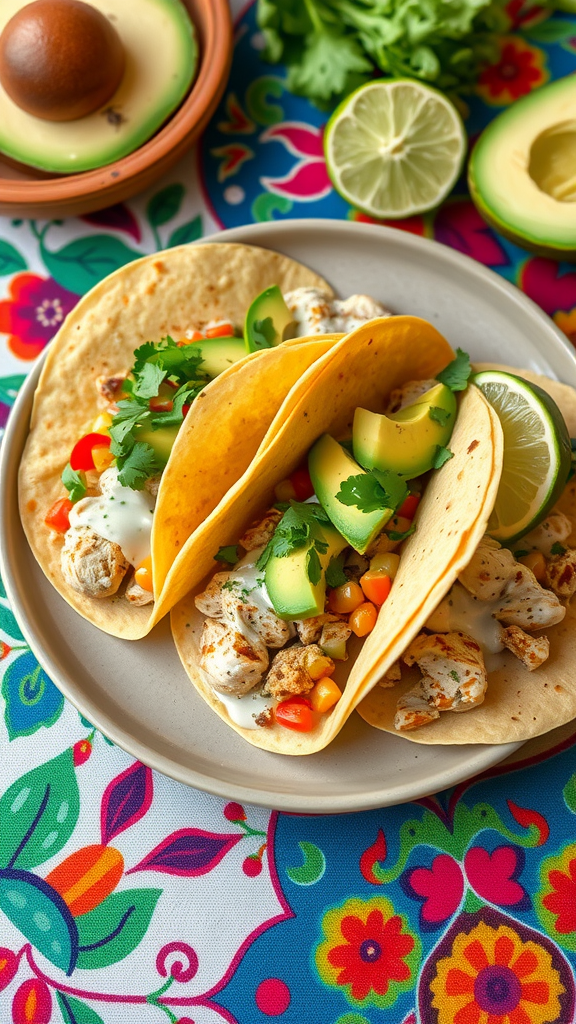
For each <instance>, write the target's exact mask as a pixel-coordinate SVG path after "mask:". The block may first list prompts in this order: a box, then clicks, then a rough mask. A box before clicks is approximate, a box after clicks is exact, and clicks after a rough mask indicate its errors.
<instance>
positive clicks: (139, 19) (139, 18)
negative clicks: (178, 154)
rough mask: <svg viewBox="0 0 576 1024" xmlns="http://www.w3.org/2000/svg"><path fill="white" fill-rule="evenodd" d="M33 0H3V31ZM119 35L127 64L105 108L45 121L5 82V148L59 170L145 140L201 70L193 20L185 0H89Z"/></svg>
mask: <svg viewBox="0 0 576 1024" xmlns="http://www.w3.org/2000/svg"><path fill="white" fill-rule="evenodd" d="M29 2H30V0H2V2H1V3H0V33H1V32H2V30H3V29H4V27H5V25H6V24H7V23H8V21H10V19H11V18H12V17H13V15H15V14H16V13H17V12H18V11H19V10H21V8H22V7H25V6H26V5H27V4H28V3H29ZM87 2H88V3H90V5H91V6H92V7H95V8H97V9H98V10H99V11H100V12H101V13H102V14H104V15H105V16H106V17H108V18H112V22H113V25H114V27H115V29H116V31H117V32H118V35H119V36H120V39H121V40H122V43H123V45H124V50H125V54H126V70H125V72H124V76H123V78H122V81H121V83H120V85H119V87H118V89H117V91H116V93H115V94H114V96H113V97H112V99H111V100H109V101H108V103H106V104H105V105H104V107H103V108H102V109H101V110H97V111H96V112H95V113H93V114H89V115H88V116H87V117H82V118H79V119H78V120H76V121H61V122H57V121H45V120H43V119H41V118H38V117H34V116H33V115H32V114H28V113H26V111H24V110H21V108H20V107H18V106H17V105H16V104H15V103H14V102H13V101H12V100H11V99H10V97H9V96H8V94H7V93H6V92H5V91H4V89H2V88H1V87H0V152H2V153H4V154H6V156H8V157H10V158H11V159H13V160H16V161H18V162H19V163H22V164H27V165H28V166H29V167H37V168H39V169H40V170H44V171H50V172H52V173H56V174H74V173H77V172H80V171H88V170H92V169H93V168H95V167H102V166H104V165H105V164H109V163H112V162H113V161H114V160H119V159H120V158H121V157H123V156H126V155H127V154H128V153H132V152H133V151H134V150H135V149H137V148H138V147H139V146H141V145H142V144H143V143H144V142H146V141H147V139H149V138H150V137H151V136H152V135H154V133H155V132H156V131H158V129H159V128H160V127H161V126H162V124H163V123H164V121H166V119H167V118H168V117H169V116H170V114H171V113H172V112H173V111H174V110H175V109H176V108H177V107H178V106H179V104H180V103H181V102H182V100H183V99H184V97H185V95H186V93H187V92H188V90H189V88H190V85H191V84H192V80H193V78H194V75H195V72H196V66H197V62H198V44H197V41H196V35H195V31H194V26H193V24H192V22H191V20H190V18H189V16H188V13H187V11H186V9H185V7H184V6H183V4H182V3H181V2H180V0H121V2H120V3H114V4H110V2H109V0H87Z"/></svg>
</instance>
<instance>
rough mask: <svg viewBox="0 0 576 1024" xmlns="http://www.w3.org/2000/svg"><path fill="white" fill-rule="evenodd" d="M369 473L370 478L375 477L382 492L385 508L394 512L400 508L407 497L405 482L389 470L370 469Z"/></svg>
mask: <svg viewBox="0 0 576 1024" xmlns="http://www.w3.org/2000/svg"><path fill="white" fill-rule="evenodd" d="M370 472H371V473H372V476H375V477H376V479H377V481H378V483H379V484H380V486H381V488H382V490H383V491H384V500H385V502H386V508H391V509H394V511H396V509H397V508H400V505H401V504H402V503H403V502H404V501H406V498H407V497H408V487H407V484H406V481H405V480H403V479H402V477H401V476H398V473H394V472H393V470H391V469H384V470H381V469H372V470H371V471H370Z"/></svg>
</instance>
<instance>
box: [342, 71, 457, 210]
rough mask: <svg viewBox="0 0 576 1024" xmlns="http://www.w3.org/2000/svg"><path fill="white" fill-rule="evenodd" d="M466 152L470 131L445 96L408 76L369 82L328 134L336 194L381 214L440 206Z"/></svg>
mask: <svg viewBox="0 0 576 1024" xmlns="http://www.w3.org/2000/svg"><path fill="white" fill-rule="evenodd" d="M465 152H466V132H465V131H464V125H463V124H462V120H461V118H460V115H459V113H458V111H457V110H456V108H455V106H454V105H453V104H452V103H451V102H450V100H447V99H446V97H445V96H443V95H442V93H440V92H437V91H436V89H431V88H430V87H429V86H427V85H422V83H420V82H415V81H413V80H412V79H409V78H394V79H383V80H382V81H377V82H369V83H368V84H367V85H362V86H360V88H359V89H356V91H355V92H353V93H351V95H350V96H348V97H347V98H346V99H345V100H344V101H343V102H342V103H341V104H340V106H339V107H338V108H337V109H336V110H335V111H334V113H333V114H332V117H331V118H330V120H329V122H328V125H327V127H326V131H325V134H324V153H325V156H326V166H327V169H328V174H329V175H330V178H331V179H332V183H333V185H334V188H335V189H336V191H337V192H339V193H340V195H341V196H343V198H344V199H347V200H348V202H349V203H351V204H352V205H353V206H356V207H358V209H360V210H363V211H364V212H365V213H368V214H369V215H370V216H371V217H377V218H379V219H382V218H386V219H395V218H400V217H410V216H411V215H413V214H416V213H423V212H424V211H425V210H431V209H432V207H434V206H437V205H438V203H441V202H442V200H443V199H444V198H445V196H447V195H448V193H449V191H450V189H451V188H452V186H453V185H454V183H455V181H456V179H457V178H458V175H459V174H460V170H461V167H462V162H463V160H464V154H465Z"/></svg>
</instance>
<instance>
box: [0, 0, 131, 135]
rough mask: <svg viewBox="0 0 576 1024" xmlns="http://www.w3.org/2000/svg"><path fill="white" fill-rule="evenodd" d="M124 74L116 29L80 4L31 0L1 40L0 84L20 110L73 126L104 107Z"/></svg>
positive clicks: (69, 0)
mask: <svg viewBox="0 0 576 1024" xmlns="http://www.w3.org/2000/svg"><path fill="white" fill-rule="evenodd" d="M124 68H125V55H124V48H123V46H122V42H121V40H120V37H119V35H118V33H117V32H116V29H115V28H114V26H113V25H112V24H111V22H110V21H109V20H108V18H106V17H105V15H104V14H102V13H101V12H100V11H99V10H97V9H96V8H95V7H91V6H90V5H89V4H86V3H82V2H81V0H35V2H34V3H31V4H27V5H26V6H25V7H23V8H22V9H21V10H19V11H18V12H17V13H16V14H15V15H14V16H13V17H12V18H11V19H10V21H9V22H8V23H7V25H6V26H5V28H4V31H3V32H2V35H1V36H0V84H1V85H2V87H3V88H4V89H5V91H6V92H7V93H8V95H9V96H10V98H11V99H12V100H13V101H14V103H16V104H17V105H18V107H20V108H21V109H22V110H25V111H27V112H28V113H29V114H33V115H34V116H35V117H39V118H42V119H44V120H47V121H74V120H77V119H78V118H82V117H86V116H87V115H88V114H91V113H92V112H93V111H95V110H98V108H99V107H101V106H103V105H104V104H105V103H106V102H107V101H108V100H109V99H111V97H112V96H113V95H114V93H115V92H116V90H117V88H118V86H119V85H120V82H121V81H122V76H123V74H124Z"/></svg>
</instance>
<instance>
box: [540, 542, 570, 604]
mask: <svg viewBox="0 0 576 1024" xmlns="http://www.w3.org/2000/svg"><path fill="white" fill-rule="evenodd" d="M546 583H547V584H548V586H549V587H550V589H551V590H553V591H554V593H555V594H557V595H558V597H563V598H567V599H568V600H570V598H571V597H573V596H574V593H576V551H574V549H573V548H568V549H567V550H566V551H565V552H564V554H563V555H556V556H554V557H552V558H551V559H550V560H549V561H548V562H547V564H546Z"/></svg>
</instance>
